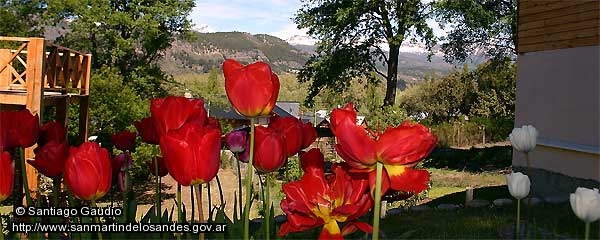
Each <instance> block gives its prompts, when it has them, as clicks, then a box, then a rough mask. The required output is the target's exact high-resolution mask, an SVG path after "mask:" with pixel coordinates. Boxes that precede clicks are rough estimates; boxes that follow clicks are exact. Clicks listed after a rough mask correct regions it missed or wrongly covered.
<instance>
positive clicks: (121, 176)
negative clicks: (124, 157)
mask: <svg viewBox="0 0 600 240" xmlns="http://www.w3.org/2000/svg"><path fill="white" fill-rule="evenodd" d="M130 185H131V184H129V174H128V173H127V172H123V171H120V172H119V173H118V174H117V186H118V187H119V191H121V192H127V191H128V190H129V186H130Z"/></svg>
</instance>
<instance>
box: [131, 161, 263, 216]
mask: <svg viewBox="0 0 600 240" xmlns="http://www.w3.org/2000/svg"><path fill="white" fill-rule="evenodd" d="M218 176H219V180H220V181H221V188H222V189H223V201H224V202H225V213H226V214H227V216H228V217H229V218H232V217H233V207H234V196H237V192H238V178H237V170H234V169H219V173H218ZM242 176H245V171H244V170H242ZM255 178H256V176H255ZM162 185H163V186H162V189H163V193H162V194H163V196H173V197H170V198H168V199H164V200H163V201H162V211H164V210H165V209H168V210H169V211H171V208H172V207H173V206H174V207H175V213H174V214H173V218H174V219H177V218H176V216H177V210H176V209H177V205H176V204H175V196H176V194H177V182H176V181H175V179H173V178H172V177H171V176H170V175H167V176H165V177H163V178H162ZM207 186H208V184H202V201H203V213H204V218H205V219H206V218H208V206H209V205H208V191H207ZM210 189H211V202H212V205H213V206H218V205H220V204H221V200H220V196H219V187H218V184H217V181H216V179H213V180H212V181H211V182H210ZM195 190H196V189H194V191H195ZM145 194H154V192H153V191H148V192H146V193H145ZM234 194H235V195H234ZM242 194H244V191H243V190H242ZM195 195H196V193H195V192H194V205H195V206H194V208H195V219H196V220H198V205H197V204H198V203H197V199H195ZM242 196H243V197H245V195H242ZM181 199H182V202H183V204H184V205H185V207H186V218H187V219H188V220H191V217H192V207H191V206H192V201H191V192H190V187H184V186H182V187H181ZM243 199H245V198H243ZM238 204H239V203H238ZM151 206H152V205H150V204H144V205H140V206H138V217H141V215H143V214H144V213H146V212H147V211H148V209H149V208H150V207H151ZM238 208H239V206H238ZM140 214H141V215H140ZM238 214H239V213H238ZM256 217H258V214H257V212H256V210H254V211H251V214H250V218H251V219H252V218H256Z"/></svg>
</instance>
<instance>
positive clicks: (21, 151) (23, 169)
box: [17, 147, 33, 206]
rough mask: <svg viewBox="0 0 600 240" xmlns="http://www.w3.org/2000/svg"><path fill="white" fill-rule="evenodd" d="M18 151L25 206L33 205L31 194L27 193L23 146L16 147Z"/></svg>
mask: <svg viewBox="0 0 600 240" xmlns="http://www.w3.org/2000/svg"><path fill="white" fill-rule="evenodd" d="M17 149H18V151H19V158H20V160H21V161H20V164H21V176H23V190H24V191H25V199H26V201H27V206H33V200H32V199H31V194H30V193H29V183H28V182H27V169H26V168H25V154H24V153H23V148H22V147H19V148H17Z"/></svg>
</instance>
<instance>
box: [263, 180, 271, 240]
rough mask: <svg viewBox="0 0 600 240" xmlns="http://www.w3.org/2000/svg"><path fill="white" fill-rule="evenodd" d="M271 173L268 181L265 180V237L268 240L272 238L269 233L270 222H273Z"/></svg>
mask: <svg viewBox="0 0 600 240" xmlns="http://www.w3.org/2000/svg"><path fill="white" fill-rule="evenodd" d="M270 176H271V174H270V173H267V174H266V177H265V178H266V179H265V198H264V200H265V221H264V222H265V224H266V225H265V237H266V238H267V240H269V239H270V238H271V234H270V232H269V227H270V225H269V222H270V220H271V194H270V193H269V188H270V186H271V184H270V183H269V180H270Z"/></svg>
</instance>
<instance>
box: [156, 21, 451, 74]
mask: <svg viewBox="0 0 600 240" xmlns="http://www.w3.org/2000/svg"><path fill="white" fill-rule="evenodd" d="M294 37H295V39H296V40H297V41H286V40H283V39H280V38H278V37H275V36H271V35H268V34H250V33H245V32H207V33H200V32H194V40H192V41H186V40H181V39H176V40H175V41H174V42H173V44H172V46H171V48H169V49H168V50H167V51H166V52H165V54H164V56H163V58H162V60H161V62H160V65H161V68H163V70H165V71H166V72H168V73H170V74H172V75H178V74H185V73H205V72H208V71H210V70H211V69H213V68H220V65H221V63H222V62H223V61H224V60H225V59H226V58H233V59H236V60H238V61H240V62H241V63H244V64H247V63H251V62H255V61H265V62H268V63H269V64H270V65H271V67H272V68H273V71H275V72H278V73H280V72H293V73H295V72H297V71H298V70H299V69H301V68H302V66H303V65H304V63H305V62H306V61H307V60H308V59H309V57H310V56H311V55H312V54H313V53H314V52H315V49H316V46H314V45H307V44H293V43H307V42H308V41H306V39H305V38H302V36H294ZM294 37H292V38H294ZM288 40H290V39H288ZM292 40H294V39H292ZM413 47H414V46H413ZM453 69H455V66H454V65H452V64H449V63H446V62H444V61H443V58H442V57H441V56H438V55H434V56H432V58H431V61H428V59H427V53H426V52H421V51H413V52H401V53H400V59H399V67H398V70H399V71H398V72H399V74H398V75H399V78H400V79H403V80H405V81H408V82H410V81H418V80H421V79H424V78H425V77H426V76H428V75H438V76H439V75H444V74H446V73H448V72H449V71H451V70H453Z"/></svg>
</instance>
